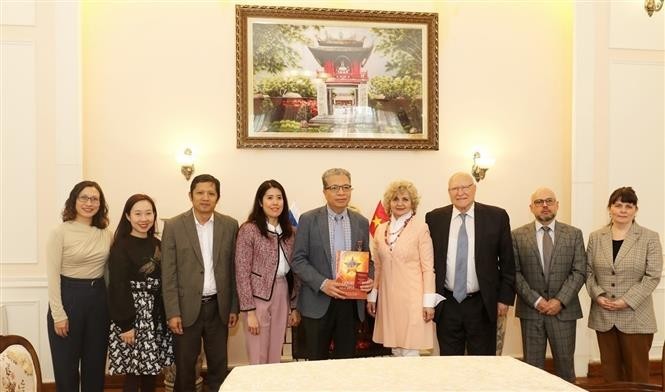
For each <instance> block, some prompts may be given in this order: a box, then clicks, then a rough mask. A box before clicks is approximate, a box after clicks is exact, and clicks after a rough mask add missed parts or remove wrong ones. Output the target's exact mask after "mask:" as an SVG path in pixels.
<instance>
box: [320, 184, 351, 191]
mask: <svg viewBox="0 0 665 392" xmlns="http://www.w3.org/2000/svg"><path fill="white" fill-rule="evenodd" d="M324 189H325V190H327V191H330V192H332V193H337V192H339V191H342V192H344V193H347V192H351V191H352V190H353V187H352V186H351V185H348V184H347V185H329V186H327V187H325V188H324Z"/></svg>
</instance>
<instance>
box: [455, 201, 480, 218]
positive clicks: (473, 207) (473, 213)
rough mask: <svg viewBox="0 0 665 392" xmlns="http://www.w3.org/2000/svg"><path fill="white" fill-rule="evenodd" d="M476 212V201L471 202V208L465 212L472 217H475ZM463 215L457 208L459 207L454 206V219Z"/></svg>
mask: <svg viewBox="0 0 665 392" xmlns="http://www.w3.org/2000/svg"><path fill="white" fill-rule="evenodd" d="M475 212H476V203H475V202H474V203H473V204H471V208H469V210H468V211H467V212H465V214H466V216H469V217H471V218H473V217H474V215H475ZM460 215H461V212H460V211H459V210H458V209H457V207H455V206H453V219H455V218H457V217H458V216H460Z"/></svg>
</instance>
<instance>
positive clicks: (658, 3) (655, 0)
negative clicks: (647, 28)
mask: <svg viewBox="0 0 665 392" xmlns="http://www.w3.org/2000/svg"><path fill="white" fill-rule="evenodd" d="M663 1H664V0H644V10H645V11H646V12H647V14H649V17H651V15H653V13H654V12H658V11H660V9H661V8H663Z"/></svg>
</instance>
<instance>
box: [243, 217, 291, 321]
mask: <svg viewBox="0 0 665 392" xmlns="http://www.w3.org/2000/svg"><path fill="white" fill-rule="evenodd" d="M294 230H295V229H294ZM294 237H295V233H294V235H291V236H290V237H288V238H284V237H282V236H279V237H278V236H277V235H276V234H273V233H270V232H268V237H265V236H264V235H263V234H261V230H259V228H258V226H257V225H256V223H254V222H246V223H244V224H243V225H242V226H240V230H239V231H238V238H237V241H236V257H235V268H236V285H237V287H238V300H239V301H240V310H242V311H243V312H244V311H248V310H254V309H256V304H255V302H254V298H258V299H261V300H264V301H270V299H271V298H272V294H273V289H274V288H275V278H276V276H277V269H278V267H279V249H280V248H281V249H282V251H283V252H284V256H286V262H287V263H288V264H289V266H290V265H291V260H292V259H293V257H292V254H293V242H294ZM288 278H289V275H288V274H287V280H288ZM294 280H295V282H294V284H289V298H290V300H291V301H290V302H291V308H292V309H293V308H295V306H296V300H297V293H298V290H299V289H300V284H299V282H300V280H299V279H297V278H296V279H294Z"/></svg>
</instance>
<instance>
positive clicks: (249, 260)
mask: <svg viewBox="0 0 665 392" xmlns="http://www.w3.org/2000/svg"><path fill="white" fill-rule="evenodd" d="M294 238H295V229H294V228H293V227H292V226H291V223H290V221H289V204H288V201H287V199H286V192H285V191H284V188H283V187H282V185H281V184H280V183H279V182H277V181H275V180H267V181H264V182H263V183H262V184H261V185H260V186H259V189H257V191H256V196H255V197H254V206H253V208H252V212H251V213H250V214H249V217H248V218H247V222H245V223H243V225H242V226H240V230H239V231H238V238H237V240H236V254H235V266H236V285H237V289H238V300H239V302H240V310H241V311H242V319H243V321H244V324H245V342H246V345H247V356H248V357H249V363H250V364H262V363H276V362H279V361H280V359H281V354H282V344H283V342H284V333H285V332H286V326H287V324H288V325H289V326H296V325H298V324H299V323H300V314H299V313H298V311H297V310H296V309H295V304H296V293H297V292H298V287H297V286H299V284H298V281H297V279H294V277H293V273H292V272H291V271H290V269H291V268H290V265H289V264H290V263H291V253H292V252H293V241H294Z"/></svg>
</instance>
